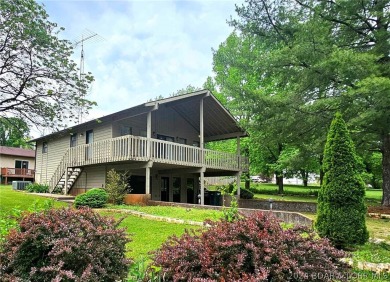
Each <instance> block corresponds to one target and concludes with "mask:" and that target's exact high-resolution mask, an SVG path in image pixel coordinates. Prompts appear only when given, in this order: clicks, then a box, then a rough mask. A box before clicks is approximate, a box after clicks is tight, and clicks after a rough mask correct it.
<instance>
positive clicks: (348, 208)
mask: <svg viewBox="0 0 390 282" xmlns="http://www.w3.org/2000/svg"><path fill="white" fill-rule="evenodd" d="M323 170H324V173H325V176H324V183H323V185H322V187H321V189H320V192H319V195H318V210H317V222H316V228H317V231H318V233H319V234H320V236H321V237H327V238H329V240H330V241H332V243H333V244H334V245H335V246H337V247H339V248H346V247H349V246H353V245H356V244H364V243H365V242H366V241H367V239H368V231H367V227H366V222H365V215H366V207H365V204H364V196H365V185H364V183H363V181H362V178H361V176H360V173H359V161H358V158H357V155H356V153H355V146H354V144H353V142H352V139H351V137H350V135H349V132H348V129H347V126H346V124H345V122H344V120H343V118H342V116H341V114H339V113H337V114H336V115H335V118H334V119H333V121H332V124H331V126H330V129H329V132H328V136H327V141H326V145H325V151H324V161H323Z"/></svg>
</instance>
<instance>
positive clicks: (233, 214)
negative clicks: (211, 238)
mask: <svg viewBox="0 0 390 282" xmlns="http://www.w3.org/2000/svg"><path fill="white" fill-rule="evenodd" d="M219 190H220V191H221V194H222V197H224V196H230V199H231V200H230V206H229V207H226V206H225V203H223V207H222V212H223V216H224V218H225V220H226V221H229V222H232V221H235V220H237V219H239V218H241V216H240V214H239V212H238V201H237V196H236V195H237V187H236V186H234V185H233V183H230V184H229V185H222V186H220V187H219Z"/></svg>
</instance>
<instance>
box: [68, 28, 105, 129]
mask: <svg viewBox="0 0 390 282" xmlns="http://www.w3.org/2000/svg"><path fill="white" fill-rule="evenodd" d="M103 40H105V39H104V38H103V37H101V36H100V35H98V34H97V33H95V32H93V31H90V30H88V29H85V30H84V31H83V33H82V34H81V36H80V37H79V38H78V39H76V40H75V41H74V43H73V48H77V47H79V46H81V53H80V77H79V78H80V80H82V79H83V78H84V76H85V72H84V61H85V56H84V43H85V42H87V43H96V42H101V41H103ZM89 90H91V89H89ZM78 112H79V113H78V123H79V124H80V123H82V120H83V108H82V107H80V108H79V110H78Z"/></svg>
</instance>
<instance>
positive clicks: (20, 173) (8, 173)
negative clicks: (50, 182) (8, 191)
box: [1, 167, 35, 183]
mask: <svg viewBox="0 0 390 282" xmlns="http://www.w3.org/2000/svg"><path fill="white" fill-rule="evenodd" d="M34 177H35V171H34V170H33V169H27V168H10V167H2V168H1V178H2V179H4V181H5V183H7V182H8V178H22V179H23V180H24V179H29V180H32V179H34Z"/></svg>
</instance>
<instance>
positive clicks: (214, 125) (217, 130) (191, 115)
mask: <svg viewBox="0 0 390 282" xmlns="http://www.w3.org/2000/svg"><path fill="white" fill-rule="evenodd" d="M201 99H203V109H204V110H203V116H204V139H205V141H206V142H208V141H217V140H224V139H232V138H237V137H245V136H247V134H246V132H245V131H244V130H243V129H241V128H240V126H239V125H238V123H237V121H236V119H235V118H234V117H233V115H232V114H231V113H230V112H229V111H228V110H227V109H226V108H225V107H224V106H223V105H222V104H221V103H220V102H219V101H218V100H217V98H215V96H214V95H213V94H212V93H211V92H210V91H209V90H200V91H196V92H192V93H187V94H183V95H178V96H173V97H169V98H165V99H160V100H156V101H151V102H147V103H145V104H141V105H138V106H135V107H132V108H128V109H126V110H123V111H120V112H116V113H113V114H110V115H107V116H104V117H101V118H98V119H94V120H91V121H88V122H85V123H82V124H79V125H75V126H73V127H69V128H67V129H64V130H61V131H58V132H54V133H52V134H49V135H46V136H42V137H39V138H36V139H33V140H31V141H32V142H36V141H39V140H50V139H53V138H58V137H59V136H65V135H70V134H72V133H74V132H77V131H78V130H80V129H88V128H92V127H95V126H97V125H98V124H106V123H111V122H114V121H118V120H121V119H125V118H130V117H134V116H138V115H142V114H146V113H148V112H150V111H155V110H158V108H159V107H160V106H166V107H170V108H172V109H173V110H174V111H176V112H177V113H178V114H179V115H180V116H181V117H182V118H183V119H184V120H186V121H187V122H188V123H189V124H190V125H191V126H192V127H193V128H194V129H195V130H197V131H198V132H199V131H200V110H199V107H200V106H199V105H200V100H201Z"/></svg>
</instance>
